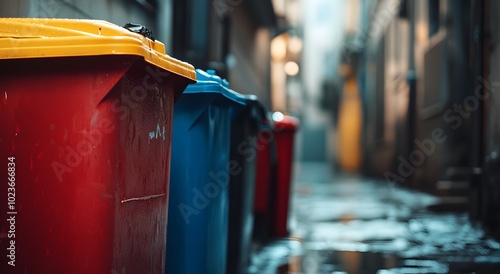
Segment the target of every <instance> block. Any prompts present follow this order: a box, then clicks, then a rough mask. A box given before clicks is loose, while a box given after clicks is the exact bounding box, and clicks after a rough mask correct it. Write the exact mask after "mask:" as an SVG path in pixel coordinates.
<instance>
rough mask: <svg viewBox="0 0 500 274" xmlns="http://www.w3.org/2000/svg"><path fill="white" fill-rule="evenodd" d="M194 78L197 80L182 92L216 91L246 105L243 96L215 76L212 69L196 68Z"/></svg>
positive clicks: (225, 81)
mask: <svg viewBox="0 0 500 274" xmlns="http://www.w3.org/2000/svg"><path fill="white" fill-rule="evenodd" d="M196 79H197V82H196V83H195V84H191V85H188V86H187V88H186V90H184V94H196V93H218V94H221V95H223V96H224V97H226V98H227V99H229V100H231V101H233V102H235V103H238V104H241V105H246V98H245V96H244V95H242V94H240V93H237V92H236V91H234V90H232V89H230V88H229V82H228V81H227V80H226V79H222V78H220V77H219V76H217V75H216V74H215V71H214V70H207V71H204V70H201V69H196Z"/></svg>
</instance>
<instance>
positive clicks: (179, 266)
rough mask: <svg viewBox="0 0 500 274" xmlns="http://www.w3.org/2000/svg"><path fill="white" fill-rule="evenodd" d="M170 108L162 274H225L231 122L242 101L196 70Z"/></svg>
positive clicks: (232, 170)
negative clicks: (191, 83)
mask: <svg viewBox="0 0 500 274" xmlns="http://www.w3.org/2000/svg"><path fill="white" fill-rule="evenodd" d="M196 74H197V79H198V82H197V83H196V84H193V85H189V86H188V87H187V88H186V90H185V91H184V94H182V95H181V96H180V97H179V99H178V100H177V102H176V103H175V106H174V124H173V132H172V156H171V170H170V193H169V209H168V228H167V258H166V273H168V274H184V273H186V274H187V273H189V274H202V273H206V274H222V273H225V271H226V254H227V238H228V236H227V235H228V211H229V190H228V183H229V177H230V176H231V174H235V173H236V172H238V171H239V170H238V168H239V167H237V166H232V165H230V163H229V162H230V161H229V148H230V140H231V123H232V120H233V119H234V118H235V117H236V116H237V115H238V114H239V113H240V112H241V111H243V110H244V108H245V97H243V96H242V95H240V94H238V93H236V92H234V91H232V90H230V89H229V84H228V83H227V81H225V80H222V79H221V78H220V77H218V76H216V75H215V73H214V72H213V71H207V72H204V71H202V70H197V71H196Z"/></svg>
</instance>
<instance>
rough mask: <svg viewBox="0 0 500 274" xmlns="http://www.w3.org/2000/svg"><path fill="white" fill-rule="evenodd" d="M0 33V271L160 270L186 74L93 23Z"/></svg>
mask: <svg viewBox="0 0 500 274" xmlns="http://www.w3.org/2000/svg"><path fill="white" fill-rule="evenodd" d="M139 31H140V30H139ZM0 38H1V39H0V94H1V96H0V125H1V127H0V157H1V158H0V174H2V177H3V178H4V179H2V180H1V182H0V186H1V188H2V190H1V191H0V193H2V195H1V197H0V204H1V205H2V207H1V208H2V210H0V219H1V221H0V225H1V226H0V250H1V251H0V254H1V259H0V273H61V274H67V273H86V274H87V273H106V274H122V273H163V272H164V267H165V250H166V244H165V239H166V225H165V223H166V221H167V205H168V189H169V188H168V186H169V185H168V182H169V168H170V159H169V155H170V144H171V128H172V113H173V104H174V100H175V97H176V96H177V95H180V93H182V91H183V90H184V88H185V87H186V86H187V85H188V84H189V83H192V82H194V80H195V78H196V74H195V71H194V69H193V67H192V66H191V65H189V64H186V63H183V62H180V61H178V60H175V59H173V58H170V57H168V56H167V55H166V54H165V48H164V45H163V44H162V43H161V42H158V41H154V40H151V39H149V38H146V37H144V36H143V35H141V34H138V33H134V32H132V31H129V30H127V29H124V28H121V27H118V26H116V25H113V24H110V23H107V22H103V21H94V20H64V19H0ZM6 220H7V221H6ZM6 253H7V254H6Z"/></svg>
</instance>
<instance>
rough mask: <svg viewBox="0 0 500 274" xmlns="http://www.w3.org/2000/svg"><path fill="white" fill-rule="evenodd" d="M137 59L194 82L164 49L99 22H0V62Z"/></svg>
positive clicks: (183, 65)
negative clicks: (63, 58)
mask: <svg viewBox="0 0 500 274" xmlns="http://www.w3.org/2000/svg"><path fill="white" fill-rule="evenodd" d="M96 55H138V56H143V57H144V60H145V61H146V62H149V63H151V64H153V65H156V66H158V67H160V68H162V69H164V70H167V71H169V72H172V73H175V74H178V75H180V76H183V77H185V78H188V79H190V80H193V81H195V80H196V72H195V71H194V67H193V66H192V65H190V64H188V63H185V62H182V61H179V60H177V59H174V58H172V57H170V56H168V55H167V54H166V51H165V45H164V44H163V43H162V42H159V41H156V40H155V41H153V40H151V39H149V38H147V37H145V36H143V35H142V34H139V33H135V32H132V31H129V30H127V29H125V28H122V27H120V26H117V25H115V24H112V23H109V22H106V21H101V20H79V19H45V18H0V59H21V58H46V57H72V56H96Z"/></svg>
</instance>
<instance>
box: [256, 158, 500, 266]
mask: <svg viewBox="0 0 500 274" xmlns="http://www.w3.org/2000/svg"><path fill="white" fill-rule="evenodd" d="M293 189H294V193H293V199H292V205H291V206H292V212H293V213H292V216H291V221H290V226H291V232H292V235H293V237H291V238H290V239H280V240H276V241H274V242H272V243H269V244H267V245H266V246H264V247H262V248H261V249H260V250H259V252H257V253H256V254H254V256H253V265H252V266H251V267H250V270H249V273H259V274H261V273H262V274H265V273H315V274H337V273H383V274H385V273H500V243H499V242H498V241H496V240H494V239H492V238H491V237H489V236H487V235H485V233H484V231H483V230H482V229H481V227H480V226H479V225H476V224H474V223H471V222H470V221H469V219H468V216H467V213H465V212H431V211H430V210H428V207H429V206H431V205H434V204H436V203H437V201H438V199H437V198H436V197H433V196H431V195H427V194H423V193H419V192H414V191H411V190H407V189H404V188H401V187H398V186H394V187H392V186H390V185H388V184H387V183H385V182H383V181H377V180H372V179H364V178H361V177H356V176H339V175H335V174H333V173H332V172H331V171H330V169H329V168H328V167H327V166H326V165H322V164H300V165H297V166H296V170H295V182H294V186H293Z"/></svg>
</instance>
